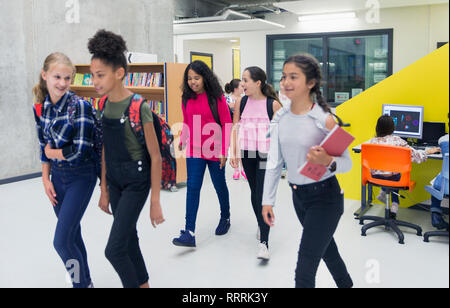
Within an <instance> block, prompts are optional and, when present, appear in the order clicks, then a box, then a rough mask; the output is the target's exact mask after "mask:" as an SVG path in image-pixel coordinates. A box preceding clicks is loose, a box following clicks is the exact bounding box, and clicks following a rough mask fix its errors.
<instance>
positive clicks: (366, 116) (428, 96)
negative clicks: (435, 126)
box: [337, 44, 449, 207]
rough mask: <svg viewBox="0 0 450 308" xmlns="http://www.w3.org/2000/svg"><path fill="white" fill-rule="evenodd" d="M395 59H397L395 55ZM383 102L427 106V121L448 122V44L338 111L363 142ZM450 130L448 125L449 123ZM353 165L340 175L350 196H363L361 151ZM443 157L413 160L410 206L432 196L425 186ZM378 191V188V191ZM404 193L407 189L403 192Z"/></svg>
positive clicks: (354, 156)
mask: <svg viewBox="0 0 450 308" xmlns="http://www.w3.org/2000/svg"><path fill="white" fill-rule="evenodd" d="M394 60H395V59H394ZM383 104H399V105H419V106H424V121H427V122H445V123H447V122H448V117H447V115H448V112H449V44H447V45H445V46H443V47H441V48H439V49H438V50H436V51H434V52H432V53H431V54H429V55H427V56H426V57H424V58H422V59H421V60H419V61H417V62H415V63H413V64H412V65H410V66H409V67H407V68H405V69H403V70H401V71H399V72H398V73H396V74H394V75H392V76H390V77H389V78H387V79H385V80H384V81H382V82H380V83H379V84H377V85H375V86H373V87H371V88H370V89H368V90H366V91H365V92H363V93H361V94H360V95H358V96H356V97H355V98H353V99H351V100H349V101H347V102H346V103H344V104H342V105H340V106H339V107H338V108H337V114H338V115H339V116H340V117H342V118H343V119H344V121H345V122H347V123H351V127H349V128H348V129H347V131H348V132H350V133H351V134H352V135H353V136H355V138H356V139H355V141H354V143H353V144H352V146H351V147H353V146H356V145H358V144H361V143H363V142H365V141H367V140H369V139H371V138H372V137H374V135H375V126H376V123H377V120H378V118H379V117H380V116H381V110H382V105H383ZM446 129H447V132H448V126H447V128H446ZM351 156H352V160H353V169H352V171H351V172H349V173H347V174H342V175H339V181H340V183H341V186H342V188H343V189H344V190H345V197H346V198H347V199H353V200H361V155H360V154H355V153H353V152H351ZM441 166H442V161H437V160H428V161H427V162H425V163H422V164H413V171H412V177H411V178H412V180H414V181H416V182H417V186H416V189H415V190H414V191H413V192H412V193H408V194H407V196H408V197H407V199H401V200H400V203H401V206H402V207H409V206H411V205H414V204H416V203H418V202H422V201H425V200H427V199H429V198H430V197H429V194H428V193H427V192H426V191H425V189H424V186H425V185H429V182H430V180H431V179H433V178H434V176H435V175H436V174H438V173H439V171H440V170H441ZM377 192H378V191H375V193H377ZM403 195H405V193H403Z"/></svg>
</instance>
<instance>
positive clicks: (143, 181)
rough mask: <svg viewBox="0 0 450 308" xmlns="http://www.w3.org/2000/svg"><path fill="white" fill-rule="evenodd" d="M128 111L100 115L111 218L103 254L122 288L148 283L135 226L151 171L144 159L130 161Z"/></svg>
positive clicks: (147, 189)
mask: <svg viewBox="0 0 450 308" xmlns="http://www.w3.org/2000/svg"><path fill="white" fill-rule="evenodd" d="M128 109H129V108H127V111H126V112H125V113H124V115H123V116H122V118H121V119H108V118H106V117H105V116H103V115H102V123H103V143H104V151H105V161H106V181H107V186H108V190H109V198H110V204H111V210H112V213H113V216H114V222H113V225H112V228H111V233H110V236H109V240H108V244H107V246H106V250H105V255H106V257H107V259H108V260H109V261H110V262H111V264H112V266H113V267H114V269H115V270H116V272H117V273H118V274H119V277H120V279H121V281H122V284H123V286H124V287H125V288H138V287H139V286H141V285H143V284H145V283H146V282H148V280H149V277H148V273H147V269H146V267H145V263H144V258H143V257H142V253H141V250H140V248H139V239H138V235H137V230H136V224H137V221H138V218H139V215H140V213H141V211H142V209H143V207H144V205H145V202H146V200H147V197H148V195H149V192H150V187H151V181H150V176H151V172H150V162H149V160H148V159H147V158H145V159H142V160H139V161H133V160H132V158H131V156H130V153H129V152H128V150H127V147H126V144H125V125H130V124H128V122H127V121H126V119H127V118H128ZM145 151H146V152H147V149H145Z"/></svg>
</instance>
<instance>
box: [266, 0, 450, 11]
mask: <svg viewBox="0 0 450 308" xmlns="http://www.w3.org/2000/svg"><path fill="white" fill-rule="evenodd" d="M378 2H379V3H380V8H393V7H405V6H419V5H432V4H444V3H449V1H448V0H378ZM366 3H367V1H366V0H339V1H336V0H302V1H284V2H277V3H274V6H277V7H279V8H281V9H284V10H286V11H289V12H292V13H295V14H299V15H301V14H317V13H328V12H343V11H352V10H356V11H357V10H364V9H366Z"/></svg>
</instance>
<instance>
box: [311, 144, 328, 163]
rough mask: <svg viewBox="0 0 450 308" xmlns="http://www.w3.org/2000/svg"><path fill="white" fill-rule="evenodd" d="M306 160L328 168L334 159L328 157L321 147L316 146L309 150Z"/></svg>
mask: <svg viewBox="0 0 450 308" xmlns="http://www.w3.org/2000/svg"><path fill="white" fill-rule="evenodd" d="M306 159H307V160H308V161H309V162H311V163H313V164H317V165H322V166H328V165H330V163H331V161H332V160H333V157H332V156H330V155H328V154H327V152H326V151H325V149H324V148H322V147H321V146H314V147H312V148H311V149H310V150H309V153H308V154H307V155H306Z"/></svg>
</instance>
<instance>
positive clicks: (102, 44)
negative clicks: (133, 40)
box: [88, 29, 128, 77]
mask: <svg viewBox="0 0 450 308" xmlns="http://www.w3.org/2000/svg"><path fill="white" fill-rule="evenodd" d="M88 49H89V52H90V53H91V54H92V60H93V59H99V60H101V61H102V62H103V63H105V64H106V65H110V66H112V67H113V68H114V70H117V69H118V68H121V67H123V68H124V69H125V75H124V77H125V76H126V74H127V71H128V63H127V59H126V57H125V52H126V51H127V44H126V42H125V40H124V39H123V38H122V36H120V35H118V34H115V33H113V32H110V31H106V30H104V29H102V30H99V31H97V33H96V34H95V35H94V37H92V38H91V39H89V42H88Z"/></svg>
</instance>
